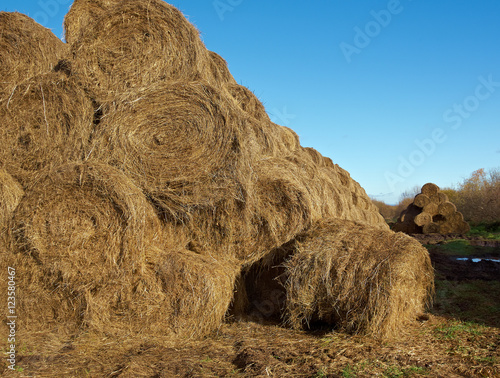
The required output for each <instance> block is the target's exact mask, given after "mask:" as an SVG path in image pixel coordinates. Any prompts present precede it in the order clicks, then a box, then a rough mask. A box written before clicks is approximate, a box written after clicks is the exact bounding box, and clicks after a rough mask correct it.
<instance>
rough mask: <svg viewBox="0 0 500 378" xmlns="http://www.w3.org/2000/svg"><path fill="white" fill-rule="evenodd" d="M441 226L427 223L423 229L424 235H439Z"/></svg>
mask: <svg viewBox="0 0 500 378" xmlns="http://www.w3.org/2000/svg"><path fill="white" fill-rule="evenodd" d="M439 230H440V226H439V224H437V223H435V222H431V223H427V224H425V225H424V226H423V227H422V232H423V233H424V234H439Z"/></svg>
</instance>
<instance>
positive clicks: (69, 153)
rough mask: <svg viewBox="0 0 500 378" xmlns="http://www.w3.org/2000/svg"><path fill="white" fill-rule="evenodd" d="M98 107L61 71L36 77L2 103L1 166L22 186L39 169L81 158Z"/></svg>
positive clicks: (82, 157) (18, 88)
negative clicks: (60, 72)
mask: <svg viewBox="0 0 500 378" xmlns="http://www.w3.org/2000/svg"><path fill="white" fill-rule="evenodd" d="M93 118H94V109H93V106H92V102H91V101H90V99H88V98H87V97H86V95H85V93H84V91H83V90H82V89H81V88H80V87H79V86H78V85H76V83H75V82H74V81H72V80H71V79H67V78H66V77H65V76H64V75H62V74H59V73H47V74H41V75H38V76H34V77H32V78H30V79H28V80H26V81H24V82H23V83H21V84H18V85H17V86H16V88H15V89H14V90H13V92H12V93H11V95H10V96H9V98H6V99H4V100H3V101H0V122H1V124H2V128H1V129H0V143H1V144H2V146H3V147H2V149H1V150H0V161H1V163H0V165H1V166H4V168H5V169H6V170H7V171H8V172H9V173H10V174H11V175H12V176H14V177H15V178H16V179H18V180H19V181H20V182H21V183H22V184H23V185H27V184H29V182H30V180H31V179H32V178H31V176H32V175H33V174H34V173H36V172H37V171H38V170H40V169H43V168H47V167H49V166H56V165H58V164H63V163H65V162H68V161H80V160H82V159H84V158H85V157H86V155H87V154H88V153H89V152H90V151H89V150H88V144H89V140H90V139H91V137H92V134H93V131H94V130H93V129H94V126H93Z"/></svg>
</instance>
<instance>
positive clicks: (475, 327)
mask: <svg viewBox="0 0 500 378" xmlns="http://www.w3.org/2000/svg"><path fill="white" fill-rule="evenodd" d="M485 328H486V327H485V326H483V325H481V324H477V323H474V322H461V321H459V320H454V321H452V322H450V323H449V324H446V325H442V326H438V327H436V328H435V336H436V338H438V339H450V340H454V339H457V338H462V337H464V335H465V334H468V336H469V337H470V336H480V335H482V334H483V332H484V330H485Z"/></svg>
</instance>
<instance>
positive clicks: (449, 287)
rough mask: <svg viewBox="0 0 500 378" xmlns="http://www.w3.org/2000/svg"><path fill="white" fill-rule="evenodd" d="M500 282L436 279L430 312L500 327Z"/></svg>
mask: <svg viewBox="0 0 500 378" xmlns="http://www.w3.org/2000/svg"><path fill="white" fill-rule="evenodd" d="M498 298H500V281H481V280H474V281H472V280H471V281H447V280H436V295H435V299H434V308H433V312H434V313H435V314H437V315H447V316H451V317H454V318H457V319H461V320H464V321H473V322H477V323H483V324H487V325H490V326H494V327H500V319H499V317H498V314H500V301H499V300H498Z"/></svg>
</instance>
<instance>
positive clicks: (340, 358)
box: [0, 244, 500, 378]
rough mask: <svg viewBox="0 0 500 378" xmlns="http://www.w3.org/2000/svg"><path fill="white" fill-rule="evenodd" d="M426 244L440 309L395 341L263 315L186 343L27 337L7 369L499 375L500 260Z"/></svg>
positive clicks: (121, 373)
mask: <svg viewBox="0 0 500 378" xmlns="http://www.w3.org/2000/svg"><path fill="white" fill-rule="evenodd" d="M427 247H428V248H429V250H430V254H431V258H432V260H433V264H434V267H435V270H436V287H437V293H436V300H435V303H434V307H433V308H432V309H430V311H429V313H428V314H425V315H423V316H420V317H419V319H416V320H415V322H414V324H412V325H411V326H409V327H407V328H406V329H405V330H404V332H403V333H402V334H401V335H400V337H398V338H397V339H394V340H385V341H382V340H375V339H373V338H370V337H364V336H353V335H348V334H345V333H339V332H335V331H334V330H331V329H314V330H311V331H294V330H290V329H287V328H286V327H283V326H281V325H279V324H277V323H276V322H272V321H269V320H268V319H266V318H265V316H260V317H259V318H254V319H253V320H252V319H248V320H244V321H243V320H236V319H228V322H227V323H226V324H224V325H223V326H222V327H221V328H220V329H219V331H218V332H217V333H216V334H214V335H212V336H211V337H207V338H206V339H204V340H201V341H186V342H185V343H184V344H183V345H178V344H176V345H173V344H169V342H168V341H167V340H165V339H164V338H162V337H161V336H158V337H155V338H130V337H128V336H126V335H124V336H123V337H121V338H119V339H116V338H114V339H111V338H108V337H107V336H106V335H95V334H84V335H80V336H78V337H77V338H71V337H68V338H67V340H63V341H60V340H59V341H55V340H54V339H53V338H51V336H50V334H48V333H47V334H39V335H29V337H28V336H26V339H25V340H24V341H21V345H20V349H19V354H18V371H17V372H11V371H8V370H7V369H6V368H0V371H1V370H3V375H2V376H18V377H23V376H31V377H80V376H81V377H226V376H229V377H230V376H235V377H268V376H272V377H374V376H380V377H447V378H448V377H500V313H499V312H497V310H498V309H499V308H500V270H499V269H500V263H491V264H486V263H484V264H483V263H473V262H465V261H457V260H456V258H455V256H453V255H452V254H450V253H449V251H447V252H446V253H443V252H442V250H441V249H440V245H439V244H435V245H431V246H429V245H428V246H427ZM477 248H478V250H477V251H478V253H479V254H480V256H483V257H484V256H490V257H496V258H500V249H499V248H496V247H482V246H478V247H477ZM495 264H496V265H495ZM464 293H468V295H470V298H472V299H470V300H469V299H467V298H468V297H466V296H465V294H464ZM479 297H480V298H479ZM475 300H481V302H480V304H476V303H475V302H474V301H475ZM469 307H472V308H469ZM481 307H482V308H481ZM483 310H484V311H483ZM486 310H488V311H486ZM2 366H5V365H2ZM21 370H22V371H21Z"/></svg>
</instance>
